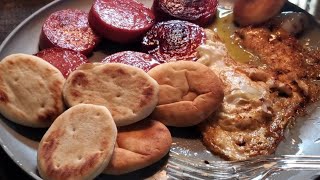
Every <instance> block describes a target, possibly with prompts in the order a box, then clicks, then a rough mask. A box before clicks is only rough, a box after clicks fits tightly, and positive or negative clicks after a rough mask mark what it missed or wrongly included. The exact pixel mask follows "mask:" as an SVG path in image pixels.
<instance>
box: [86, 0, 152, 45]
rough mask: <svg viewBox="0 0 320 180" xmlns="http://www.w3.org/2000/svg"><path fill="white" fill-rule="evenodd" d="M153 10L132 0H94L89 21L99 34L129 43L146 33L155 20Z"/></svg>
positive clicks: (119, 41) (115, 40)
mask: <svg viewBox="0 0 320 180" xmlns="http://www.w3.org/2000/svg"><path fill="white" fill-rule="evenodd" d="M154 19H155V16H154V14H153V12H152V11H151V10H150V9H148V8H146V7H144V6H143V4H141V3H138V2H136V1H134V0H96V1H95V2H94V3H93V5H92V7H91V10H90V12H89V23H90V25H91V26H92V28H93V29H94V30H95V31H96V32H97V33H98V34H100V35H101V36H103V37H105V38H106V39H110V40H112V41H114V42H118V43H129V42H133V41H135V40H137V39H138V38H139V37H141V36H142V35H143V34H144V33H146V32H147V31H148V30H149V29H150V28H151V27H152V26H153V25H154V22H155V20H154Z"/></svg>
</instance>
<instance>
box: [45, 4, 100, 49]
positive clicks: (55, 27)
mask: <svg viewBox="0 0 320 180" xmlns="http://www.w3.org/2000/svg"><path fill="white" fill-rule="evenodd" d="M98 42H99V38H98V36H97V35H96V34H95V33H94V32H93V30H92V29H91V28H90V26H89V23H88V14H87V13H86V12H84V11H81V10H77V9H66V10H61V11H57V12H54V13H52V14H51V15H50V16H49V17H48V18H47V19H46V21H45V22H44V24H43V26H42V32H41V35H40V42H39V46H40V49H46V48H50V47H60V48H66V49H71V50H74V51H78V52H81V53H83V54H85V55H89V54H90V53H91V52H92V51H93V49H94V47H95V46H96V45H97V44H98Z"/></svg>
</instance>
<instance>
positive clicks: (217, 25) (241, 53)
mask: <svg viewBox="0 0 320 180" xmlns="http://www.w3.org/2000/svg"><path fill="white" fill-rule="evenodd" d="M209 28H210V29H213V30H214V31H215V32H216V33H217V34H218V36H219V38H220V39H221V40H222V42H224V44H225V46H226V48H227V50H228V54H229V55H230V56H231V58H232V59H234V60H236V61H238V62H242V63H248V62H250V61H251V60H253V59H256V58H255V56H254V55H253V54H252V53H250V52H249V51H247V50H245V49H244V48H243V47H241V45H239V44H238V43H237V41H236V39H235V38H234V33H235V31H236V29H237V27H236V26H235V25H234V23H233V14H232V11H231V10H229V9H222V8H219V9H218V14H217V18H216V21H215V22H214V23H213V24H212V25H211V26H210V27H209Z"/></svg>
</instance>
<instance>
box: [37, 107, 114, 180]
mask: <svg viewBox="0 0 320 180" xmlns="http://www.w3.org/2000/svg"><path fill="white" fill-rule="evenodd" d="M116 136H117V128H116V125H115V123H114V121H113V119H112V116H111V114H110V112H109V111H108V109H107V108H106V107H104V106H97V105H92V104H79V105H76V106H73V107H71V108H70V109H68V110H67V111H65V112H64V113H63V114H61V115H60V116H59V117H58V118H57V119H56V120H55V121H54V123H53V124H52V125H51V126H50V128H49V129H48V131H47V132H46V134H45V135H44V136H43V138H42V140H41V142H40V144H39V148H38V154H37V155H38V170H39V173H40V175H41V177H43V178H44V179H75V180H84V179H86V180H89V179H93V178H94V177H95V176H97V175H99V174H100V173H101V172H102V171H103V169H104V168H105V167H106V166H107V164H108V163H109V161H110V159H111V156H112V154H113V150H114V146H115V141H116Z"/></svg>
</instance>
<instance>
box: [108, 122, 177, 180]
mask: <svg viewBox="0 0 320 180" xmlns="http://www.w3.org/2000/svg"><path fill="white" fill-rule="evenodd" d="M118 131H119V133H118V136H117V145H118V146H117V147H116V148H115V151H114V154H113V157H112V159H111V161H110V163H109V165H108V167H107V168H106V169H105V170H104V173H106V174H114V175H117V174H124V173H128V172H132V171H135V170H138V169H141V168H144V167H147V166H149V165H151V164H153V163H155V162H157V161H158V160H160V159H161V158H162V157H164V156H165V155H166V154H167V153H168V151H169V149H170V146H171V143H172V138H171V134H170V131H169V130H168V128H167V127H166V126H165V125H163V124H162V123H161V122H159V121H154V120H143V121H140V122H137V123H135V124H132V125H129V126H123V127H120V128H119V130H118Z"/></svg>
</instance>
